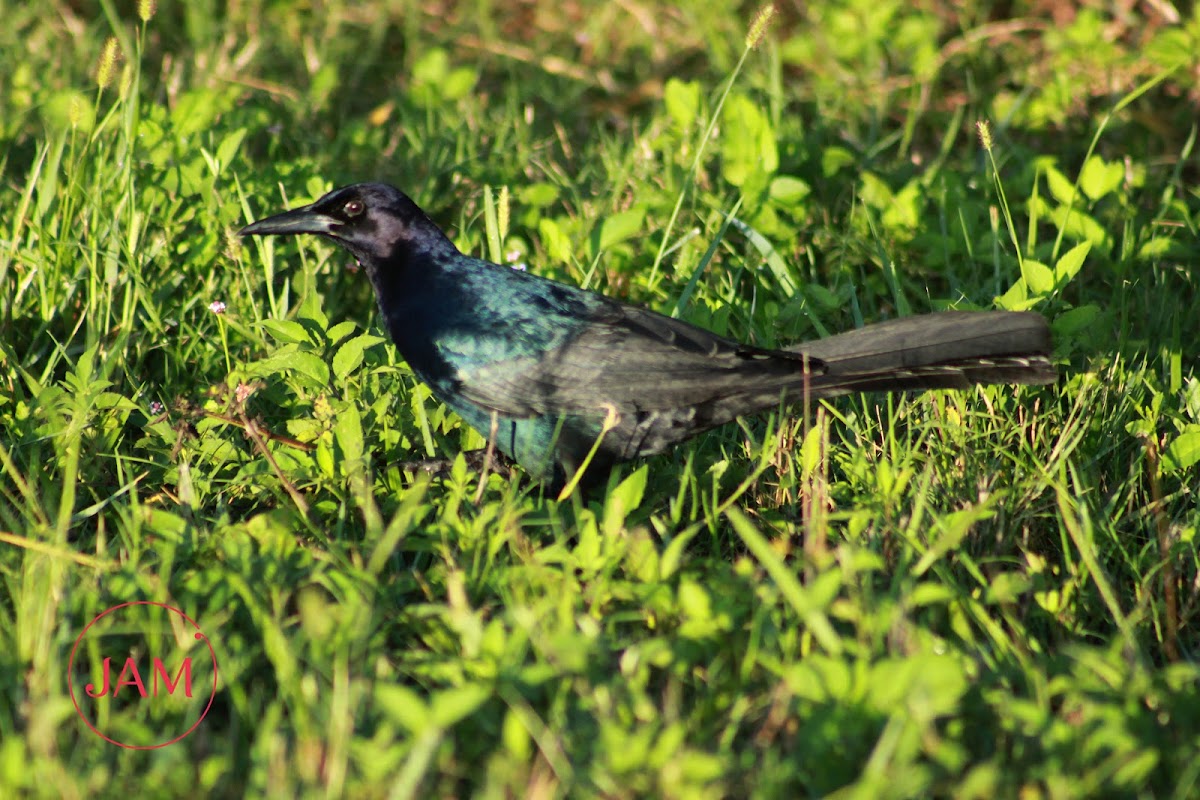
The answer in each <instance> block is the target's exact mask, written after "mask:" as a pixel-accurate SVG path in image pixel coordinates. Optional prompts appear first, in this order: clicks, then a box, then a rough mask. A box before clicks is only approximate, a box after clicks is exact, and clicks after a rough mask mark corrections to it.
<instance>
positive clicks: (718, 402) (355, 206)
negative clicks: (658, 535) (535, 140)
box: [240, 183, 1056, 483]
mask: <svg viewBox="0 0 1200 800" xmlns="http://www.w3.org/2000/svg"><path fill="white" fill-rule="evenodd" d="M298 233H311V234H316V235H318V236H324V237H326V238H328V239H331V240H333V241H334V242H336V243H338V244H339V245H341V246H342V247H345V248H346V249H347V250H349V251H350V253H351V254H353V256H354V257H355V258H356V259H357V260H358V262H359V263H360V264H361V265H362V266H363V267H364V268H365V269H366V273H367V276H368V277H369V278H370V279H371V283H372V285H373V286H374V287H375V296H376V299H377V300H378V302H379V309H380V311H381V312H382V314H383V318H384V321H385V322H386V324H387V328H388V331H389V332H390V333H391V336H392V339H393V340H394V341H395V343H396V347H397V348H399V350H400V353H401V355H403V356H404V358H405V360H407V361H408V363H409V365H410V366H411V367H412V369H413V371H414V372H416V374H417V375H418V376H419V377H420V378H421V379H422V380H423V381H425V382H426V383H428V384H429V386H430V387H431V388H432V389H433V393H434V394H435V395H436V396H437V397H438V399H439V400H441V401H442V402H443V403H445V404H446V405H447V406H449V407H450V408H451V409H453V410H454V411H455V412H456V413H457V414H458V415H459V416H460V417H462V418H463V420H465V421H466V422H467V424H469V425H470V426H471V427H473V428H475V429H476V430H477V431H479V432H480V433H482V434H483V435H484V436H485V437H488V438H489V439H490V440H491V441H493V442H494V443H495V446H496V448H498V449H499V450H500V451H502V452H503V453H505V454H506V455H508V456H509V457H510V458H512V459H513V460H515V461H516V462H517V463H519V464H520V465H521V466H523V467H524V468H525V469H526V470H527V471H528V472H529V474H530V475H532V476H533V477H535V478H537V479H539V480H543V481H554V482H559V483H561V482H562V481H563V480H564V479H568V478H571V476H572V475H573V474H574V473H575V471H576V470H577V469H578V468H579V467H580V466H581V465H582V464H584V463H585V459H586V458H587V456H588V454H589V453H591V452H592V450H593V448H595V453H594V454H593V457H592V460H591V461H590V462H588V469H587V476H588V477H590V478H591V479H592V480H591V481H589V482H592V483H594V482H596V480H597V479H602V478H603V476H604V475H605V474H606V473H607V472H608V470H609V469H610V468H611V467H612V465H613V464H615V463H617V462H619V461H624V460H626V459H631V458H637V457H639V456H648V455H652V454H655V453H661V452H662V451H664V450H666V449H667V448H669V447H671V446H672V445H674V444H676V443H678V442H681V441H683V440H684V439H687V438H688V437H691V436H694V435H695V434H697V433H699V432H701V431H704V430H706V429H708V428H712V427H714V426H717V425H721V424H723V423H726V422H729V421H730V420H733V419H734V418H735V417H738V416H742V415H745V414H753V413H756V412H761V411H765V410H768V409H771V408H775V407H777V406H778V404H779V403H780V400H781V398H782V397H783V396H784V395H786V396H787V398H788V400H789V401H793V402H794V401H798V400H800V399H801V398H802V397H804V396H807V397H809V398H812V399H818V398H825V397H834V396H837V395H842V394H847V393H851V392H868V391H890V392H899V391H907V390H912V389H962V388H966V387H968V386H970V385H972V384H976V383H981V384H991V383H1004V384H1042V383H1050V382H1052V381H1054V379H1055V377H1056V373H1055V368H1054V366H1053V365H1052V363H1051V362H1050V359H1049V356H1050V351H1051V341H1050V331H1049V327H1048V326H1047V324H1046V321H1045V319H1043V318H1042V317H1041V316H1039V315H1037V314H1033V313H1028V312H1004V311H980V312H961V311H945V312H941V313H935V314H926V315H923V316H914V317H906V318H903V319H897V320H893V321H890V322H882V323H879V324H875V325H868V326H866V327H864V328H861V329H859V330H856V331H852V332H850V333H844V334H841V335H838V336H831V337H829V338H826V339H822V340H819V341H814V342H806V343H803V344H799V345H796V346H794V347H790V348H787V349H782V350H770V349H764V348H760V347H753V346H751V345H746V344H741V343H739V342H736V341H733V340H731V339H727V338H724V337H722V336H718V335H716V334H714V333H711V332H709V331H706V330H704V329H702V328H698V327H696V326H694V325H690V324H688V323H686V322H682V321H680V320H677V319H672V318H670V317H666V316H663V315H662V314H658V313H655V312H653V311H647V310H645V309H642V308H637V307H634V306H630V305H626V304H624V303H620V302H618V301H616V300H613V299H611V298H608V297H604V296H602V295H599V294H595V293H593V292H588V291H584V290H583V289H579V288H577V287H574V286H568V285H566V284H562V283H557V282H555V281H552V280H548V279H546V278H541V277H538V276H537V275H532V274H530V273H527V272H523V271H519V270H514V269H511V268H509V267H505V266H500V265H498V264H492V263H490V262H487V261H482V260H480V259H477V258H472V257H470V256H467V255H464V254H462V253H460V252H459V251H458V248H456V247H455V246H454V244H453V243H452V242H451V241H450V239H448V238H447V237H446V235H445V234H444V233H442V231H441V230H440V229H439V228H438V226H437V225H436V224H435V223H434V222H433V220H431V219H430V218H429V217H428V216H426V214H425V212H423V211H422V210H421V209H420V208H419V207H417V205H416V203H414V202H413V201H412V200H411V199H410V198H409V197H408V196H407V195H405V194H404V193H403V192H401V191H399V190H398V189H395V188H394V187H392V186H388V185H385V184H378V183H363V184H356V185H354V186H347V187H345V188H343V189H337V190H335V191H333V192H330V193H329V194H327V195H325V196H324V197H322V198H321V199H320V200H317V201H316V202H315V203H312V204H311V205H307V206H304V207H303V208H297V209H294V210H292V211H287V212H284V213H282V214H277V215H275V216H272V217H268V218H266V219H263V220H259V221H258V222H255V223H253V224H252V225H249V226H247V227H245V228H243V229H242V230H241V231H240V234H241V235H242V236H259V235H271V234H277V235H278V234H298ZM606 419H607V420H608V424H609V426H610V427H609V429H608V430H607V431H604V433H603V438H600V441H599V444H597V439H598V438H599V437H600V436H601V432H602V430H603V429H604V426H605V422H606Z"/></svg>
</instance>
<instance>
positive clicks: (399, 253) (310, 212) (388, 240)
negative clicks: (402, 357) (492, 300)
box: [238, 183, 454, 268]
mask: <svg viewBox="0 0 1200 800" xmlns="http://www.w3.org/2000/svg"><path fill="white" fill-rule="evenodd" d="M298 233H312V234H316V235H317V236H324V237H326V238H328V239H332V240H333V241H335V242H337V243H338V244H340V245H342V246H343V247H345V248H346V249H347V250H349V251H350V252H351V253H352V254H353V255H354V257H355V258H357V259H358V260H359V262H361V263H362V264H363V266H366V267H367V268H372V267H375V266H378V265H380V264H383V263H385V262H387V261H389V260H390V259H393V258H398V257H399V258H403V257H405V256H407V255H410V254H412V253H413V252H414V251H418V250H425V251H429V252H437V251H439V250H444V249H445V248H447V247H449V248H451V250H453V249H454V245H453V244H452V243H451V242H450V240H449V239H447V238H446V235H445V234H444V233H442V231H441V229H439V228H438V227H437V225H436V224H435V223H434V222H433V220H431V219H430V218H429V217H428V216H426V215H425V212H424V211H422V210H421V209H420V208H419V207H418V206H417V204H416V203H414V202H413V201H412V200H411V199H410V198H409V197H408V195H406V194H404V192H402V191H400V190H399V189H396V188H395V187H393V186H388V185H387V184H383V183H356V184H354V185H353V186H346V187H344V188H342V189H335V190H334V191H332V192H330V193H329V194H327V195H325V196H324V197H322V198H321V199H320V200H317V201H316V202H315V203H311V204H309V205H307V206H302V207H301V208H294V209H292V210H291V211H285V212H283V213H282V214H276V215H274V216H272V217H267V218H266V219H260V220H259V221H258V222H254V223H251V224H250V225H247V226H246V227H244V228H242V229H241V230H240V231H238V235H240V236H281V235H294V234H298Z"/></svg>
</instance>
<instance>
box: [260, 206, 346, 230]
mask: <svg viewBox="0 0 1200 800" xmlns="http://www.w3.org/2000/svg"><path fill="white" fill-rule="evenodd" d="M341 224H342V223H341V220H338V219H335V218H333V217H331V216H329V215H327V214H322V213H320V212H319V211H313V208H312V206H304V207H303V208H294V209H292V210H291V211H285V212H283V213H282V214H276V215H275V216H273V217H267V218H266V219H260V220H259V221H258V222H252V223H250V224H249V225H247V226H246V227H244V228H242V229H241V230H240V231H238V236H272V235H275V234H284V235H287V234H296V233H317V234H325V235H332V234H333V233H334V232H335V231H336V230H337V229H338V227H340V226H341Z"/></svg>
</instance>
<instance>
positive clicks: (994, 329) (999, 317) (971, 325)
mask: <svg viewBox="0 0 1200 800" xmlns="http://www.w3.org/2000/svg"><path fill="white" fill-rule="evenodd" d="M789 349H790V350H792V351H793V352H800V353H805V354H807V355H809V356H812V357H813V358H815V359H820V360H821V361H823V362H825V364H826V367H827V369H826V371H825V372H824V374H821V375H814V376H813V377H812V378H811V379H810V380H811V391H812V392H813V393H814V394H815V395H817V396H830V395H834V394H845V393H847V392H870V391H907V390H915V389H962V388H967V387H969V386H971V385H972V384H977V383H983V384H991V383H1001V384H1018V383H1024V384H1043V383H1052V382H1054V380H1055V379H1056V378H1057V377H1058V373H1057V370H1056V369H1055V368H1054V364H1053V363H1052V362H1051V360H1050V354H1051V352H1052V349H1053V348H1052V344H1051V337H1050V327H1049V325H1047V324H1046V320H1045V318H1043V317H1042V316H1041V315H1039V314H1034V313H1030V312H1013V311H943V312H940V313H935V314H924V315H920V316H915V317H905V318H903V319H897V320H891V321H889V322H880V323H877V324H874V325H868V326H866V327H864V328H860V329H858V330H856V331H850V332H849V333H843V334H839V335H837V336H830V337H828V338H826V339H820V340H817V341H815V342H805V343H804V344H801V345H797V346H795V347H792V348H789Z"/></svg>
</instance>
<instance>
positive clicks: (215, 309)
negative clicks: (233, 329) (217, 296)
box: [208, 300, 225, 314]
mask: <svg viewBox="0 0 1200 800" xmlns="http://www.w3.org/2000/svg"><path fill="white" fill-rule="evenodd" d="M208 310H209V311H211V312H212V313H214V314H224V313H225V304H224V303H222V302H221V301H220V300H213V301H212V302H211V303H209V304H208Z"/></svg>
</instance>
